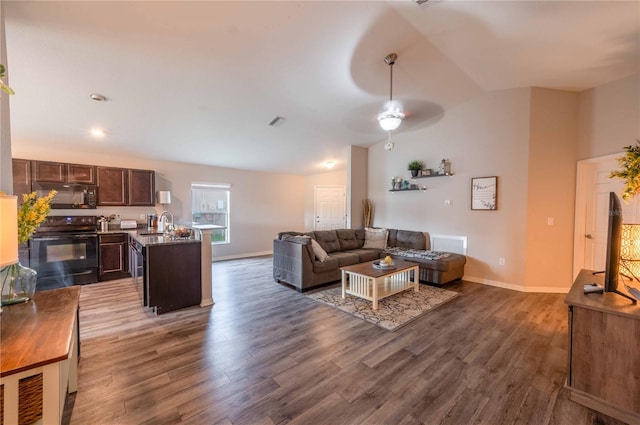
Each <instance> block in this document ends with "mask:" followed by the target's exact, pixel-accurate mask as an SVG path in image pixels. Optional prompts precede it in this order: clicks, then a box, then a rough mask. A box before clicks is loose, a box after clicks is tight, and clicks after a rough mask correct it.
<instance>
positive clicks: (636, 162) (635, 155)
mask: <svg viewBox="0 0 640 425" xmlns="http://www.w3.org/2000/svg"><path fill="white" fill-rule="evenodd" d="M624 150H625V154H624V155H623V156H621V157H620V158H618V164H620V170H618V171H612V172H611V174H610V175H609V177H611V178H615V177H617V178H620V179H622V180H623V181H624V185H625V186H624V191H623V192H622V199H624V200H625V201H628V200H629V199H631V198H633V197H634V196H636V195H638V194H639V193H640V139H637V140H636V144H635V146H634V145H629V146H625V147H624Z"/></svg>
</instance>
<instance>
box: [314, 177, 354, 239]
mask: <svg viewBox="0 0 640 425" xmlns="http://www.w3.org/2000/svg"><path fill="white" fill-rule="evenodd" d="M315 215H316V218H315V223H314V227H313V229H314V230H330V229H344V228H345V227H347V205H346V189H345V187H344V186H316V187H315Z"/></svg>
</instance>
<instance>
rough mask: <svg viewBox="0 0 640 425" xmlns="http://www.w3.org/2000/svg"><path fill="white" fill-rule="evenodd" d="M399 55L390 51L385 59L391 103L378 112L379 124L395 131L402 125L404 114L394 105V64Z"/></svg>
mask: <svg viewBox="0 0 640 425" xmlns="http://www.w3.org/2000/svg"><path fill="white" fill-rule="evenodd" d="M397 59H398V55H396V54H395V53H389V54H388V55H387V56H386V57H385V58H384V61H385V62H386V63H387V65H389V103H388V104H387V108H388V109H387V110H386V111H384V112H381V113H379V114H378V124H380V127H382V129H383V130H384V131H393V130H395V129H397V128H398V127H400V124H401V123H402V120H403V119H404V114H403V113H402V111H401V109H400V108H398V107H397V106H394V105H395V104H394V103H393V65H394V64H395V63H396V60H397Z"/></svg>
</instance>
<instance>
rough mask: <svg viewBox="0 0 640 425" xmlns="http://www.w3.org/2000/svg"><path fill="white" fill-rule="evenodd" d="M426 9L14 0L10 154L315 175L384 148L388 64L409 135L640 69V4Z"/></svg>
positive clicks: (448, 1)
mask: <svg viewBox="0 0 640 425" xmlns="http://www.w3.org/2000/svg"><path fill="white" fill-rule="evenodd" d="M432 2H433V0H431V2H429V3H432ZM429 3H427V5H422V6H420V5H418V4H416V3H415V2H413V1H410V0H398V1H373V2H367V1H317V2H312V1H303V2H294V1H256V2H245V1H229V2H224V1H199V2H184V1H175V2H170V1H162V2H153V1H128V2H127V1H104V2H102V1H96V2H93V1H91V2H89V1H87V2H85V1H80V2H77V1H71V2H65V1H55V2H50V1H44V2H38V1H28V2H24V1H21V2H19V1H8V2H6V1H5V2H4V18H5V25H6V43H7V53H8V69H9V76H10V84H11V86H12V87H13V89H14V90H15V91H16V94H15V95H14V96H12V97H11V105H10V108H11V131H12V140H13V144H14V145H16V146H19V145H20V144H28V145H30V146H45V147H51V146H55V147H56V148H59V149H62V150H77V149H86V150H90V151H92V152H95V153H96V155H100V154H105V153H106V154H118V155H134V156H142V157H148V158H156V159H170V160H177V161H183V162H188V163H198V164H209V165H216V166H224V167H233V168H241V169H252V170H263V171H278V172H292V173H297V174H314V173H318V172H322V171H325V169H323V167H322V164H323V163H324V162H325V161H328V160H334V161H336V162H337V164H338V169H339V168H341V167H344V163H345V160H346V147H347V146H349V145H358V146H370V145H373V144H376V143H379V142H381V141H384V140H385V139H386V133H385V132H383V131H382V130H381V129H380V128H379V127H378V124H377V122H376V114H377V113H378V112H379V111H380V109H381V107H382V106H383V104H384V102H385V100H387V99H388V96H389V67H388V65H387V64H385V62H384V60H383V59H384V57H385V56H386V55H387V54H388V53H391V52H395V53H397V54H398V60H397V62H396V64H395V66H394V99H399V100H401V101H403V102H404V105H405V109H406V113H407V118H406V120H405V122H403V124H402V125H401V127H400V129H399V130H397V131H398V132H411V131H415V130H416V129H419V128H422V127H425V126H428V125H431V124H432V123H433V122H435V121H436V120H437V117H439V116H441V115H442V114H443V113H446V111H447V109H449V108H451V107H453V106H455V105H457V104H460V103H462V102H465V101H467V100H469V99H471V98H472V97H474V96H477V95H479V94H481V93H483V92H485V91H491V90H500V89H507V88H513V87H526V86H538V87H549V88H557V89H564V90H574V91H581V90H585V89H588V88H591V87H594V86H598V85H601V84H604V83H607V82H610V81H613V80H616V79H619V78H623V77H625V76H628V75H631V74H633V73H638V72H639V70H640V3H639V2H636V1H621V2H616V1H566V2H564V1H540V2H537V1H513V2H511V1H495V2H493V1H453V0H443V1H437V2H436V3H435V4H433V5H431V6H428V4H429ZM91 93H101V94H103V95H105V96H106V97H107V98H108V101H106V102H95V101H93V100H91V99H90V98H89V95H90V94H91ZM277 115H279V116H283V117H285V118H286V119H285V120H284V121H282V123H281V124H280V125H278V126H275V127H272V126H269V125H268V124H269V122H270V121H271V120H272V119H273V118H274V117H275V116H277ZM92 127H99V128H103V129H105V130H106V137H104V138H102V139H95V138H93V137H92V136H91V135H90V134H89V130H90V128H92Z"/></svg>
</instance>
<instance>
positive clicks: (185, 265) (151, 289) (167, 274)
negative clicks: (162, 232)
mask: <svg viewBox="0 0 640 425" xmlns="http://www.w3.org/2000/svg"><path fill="white" fill-rule="evenodd" d="M200 249H201V244H200V242H189V243H176V244H168V245H150V246H148V247H146V248H145V252H146V254H145V257H146V259H145V261H144V285H145V292H144V293H145V294H146V297H148V298H147V301H148V302H147V303H146V305H148V306H149V307H152V308H154V310H155V312H156V313H157V314H162V313H166V312H168V311H173V310H177V309H180V308H184V307H191V306H194V305H199V304H200V300H201V294H202V283H201V276H202V274H201V273H202V269H201V268H200V264H201V256H200Z"/></svg>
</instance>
